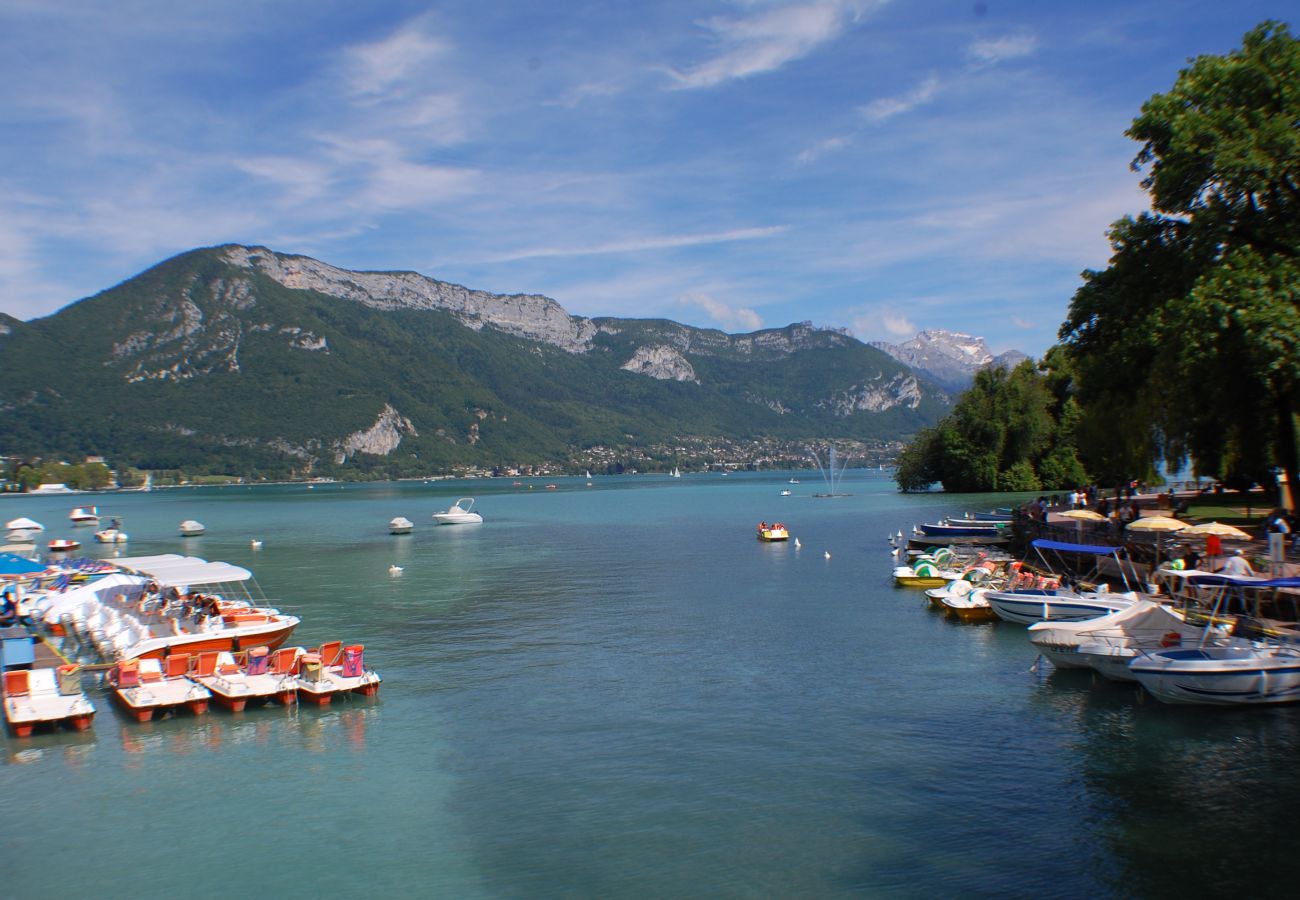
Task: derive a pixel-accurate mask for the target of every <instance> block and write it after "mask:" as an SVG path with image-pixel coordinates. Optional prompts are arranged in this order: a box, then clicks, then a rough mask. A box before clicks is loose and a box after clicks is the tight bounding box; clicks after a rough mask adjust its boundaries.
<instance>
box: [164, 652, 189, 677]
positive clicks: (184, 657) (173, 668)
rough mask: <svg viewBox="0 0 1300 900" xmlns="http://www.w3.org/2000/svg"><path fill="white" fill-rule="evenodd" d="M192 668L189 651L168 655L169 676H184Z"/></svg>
mask: <svg viewBox="0 0 1300 900" xmlns="http://www.w3.org/2000/svg"><path fill="white" fill-rule="evenodd" d="M189 670H190V655H189V654H188V653H176V654H173V655H172V656H169V657H167V677H168V678H184V677H185V673H186V672H188V671H189Z"/></svg>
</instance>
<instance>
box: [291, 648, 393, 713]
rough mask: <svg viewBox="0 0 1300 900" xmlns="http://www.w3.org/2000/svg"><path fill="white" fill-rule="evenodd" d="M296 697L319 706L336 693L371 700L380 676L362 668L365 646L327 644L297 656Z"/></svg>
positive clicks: (363, 665) (379, 681)
mask: <svg viewBox="0 0 1300 900" xmlns="http://www.w3.org/2000/svg"><path fill="white" fill-rule="evenodd" d="M298 659H299V665H298V696H299V697H301V698H302V699H304V700H308V701H310V702H312V703H317V704H320V705H322V706H324V705H325V704H327V703H329V702H330V700H332V699H333V698H334V696H335V695H336V694H345V693H355V694H360V695H362V696H363V697H373V696H375V695H376V694H378V693H379V685H380V683H381V681H382V679H381V678H380V677H379V673H378V672H376V671H374V670H373V669H367V668H366V667H365V647H364V646H363V645H361V644H349V645H347V646H344V645H343V642H342V641H329V642H326V643H323V644H321V645H320V647H318V648H316V649H315V650H304V651H301V652H300V655H299V657H298Z"/></svg>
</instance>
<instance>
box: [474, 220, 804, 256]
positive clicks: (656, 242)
mask: <svg viewBox="0 0 1300 900" xmlns="http://www.w3.org/2000/svg"><path fill="white" fill-rule="evenodd" d="M784 230H785V226H783V225H773V226H769V227H765V228H740V229H737V230H735V231H720V232H714V233H712V234H675V235H660V236H656V237H641V238H631V239H628V240H623V241H610V242H608V243H600V244H587V245H574V246H568V247H526V248H521V249H519V250H515V251H512V252H509V253H500V254H495V255H493V256H490V257H487V258H485V259H484V260H482V261H483V262H513V261H515V260H520V259H538V258H542V257H559V256H595V255H601V254H608V253H638V252H641V251H645V250H664V249H669V248H675V247H695V246H700V245H702V244H721V243H728V242H731V241H752V240H757V239H760V238H767V237H772V236H774V235H777V234H780V233H781V232H782V231H784Z"/></svg>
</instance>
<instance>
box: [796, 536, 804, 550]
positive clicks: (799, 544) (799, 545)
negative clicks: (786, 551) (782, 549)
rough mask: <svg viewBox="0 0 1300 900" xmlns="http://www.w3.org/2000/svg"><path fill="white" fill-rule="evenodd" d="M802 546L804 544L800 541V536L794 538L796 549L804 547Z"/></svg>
mask: <svg viewBox="0 0 1300 900" xmlns="http://www.w3.org/2000/svg"><path fill="white" fill-rule="evenodd" d="M802 546H803V544H801V543H799V539H798V538H795V539H794V548H795V549H796V550H798V549H799V548H800V547H802Z"/></svg>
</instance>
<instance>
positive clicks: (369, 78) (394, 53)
mask: <svg viewBox="0 0 1300 900" xmlns="http://www.w3.org/2000/svg"><path fill="white" fill-rule="evenodd" d="M426 28H427V25H426V23H425V21H424V20H423V19H417V20H415V21H413V22H408V23H406V24H405V25H403V26H402V27H401V28H399V29H398V30H397V31H395V32H394V33H393V34H391V35H389V36H388V37H386V38H384V39H383V40H379V41H373V42H371V43H366V44H357V45H354V46H352V47H350V48H348V49H347V50H346V51H345V53H344V66H345V68H344V73H345V77H346V78H347V87H348V93H349V94H350V95H352V96H353V97H357V98H363V99H366V98H380V97H383V96H385V95H387V94H390V93H391V92H394V91H397V92H402V93H404V92H406V90H408V89H409V86H410V85H409V82H410V80H411V79H412V78H414V77H415V76H418V75H419V74H420V73H421V72H422V71H423V70H424V69H425V67H426V66H427V65H428V64H429V63H430V62H431V61H433V60H435V59H437V58H438V57H440V56H442V55H444V54H445V53H446V52H447V50H448V45H447V43H446V41H445V40H443V39H441V38H438V37H435V36H433V35H430V34H428V33H427V31H426Z"/></svg>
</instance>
